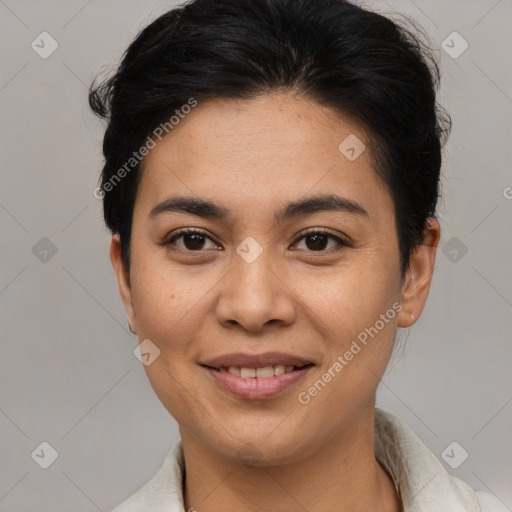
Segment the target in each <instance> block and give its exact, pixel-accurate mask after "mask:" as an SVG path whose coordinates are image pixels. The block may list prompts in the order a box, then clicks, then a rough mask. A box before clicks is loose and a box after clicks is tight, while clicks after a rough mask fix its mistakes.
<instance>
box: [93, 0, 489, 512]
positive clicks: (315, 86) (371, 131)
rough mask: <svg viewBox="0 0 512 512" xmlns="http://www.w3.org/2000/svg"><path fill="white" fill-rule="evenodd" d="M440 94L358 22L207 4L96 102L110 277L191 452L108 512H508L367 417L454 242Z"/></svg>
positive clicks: (151, 34)
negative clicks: (445, 190) (397, 346)
mask: <svg viewBox="0 0 512 512" xmlns="http://www.w3.org/2000/svg"><path fill="white" fill-rule="evenodd" d="M438 84H439V73H438V68H437V65H436V64H435V62H434V60H433V59H432V57H431V54H430V53H429V50H428V48H427V47H426V46H425V45H424V44H423V43H421V41H420V39H419V38H418V37H417V36H415V35H414V34H413V33H412V32H410V31H409V30H408V29H406V28H404V27H401V26H399V25H398V24H397V23H395V22H392V21H391V20H389V19H387V18H385V17H383V16H381V15H378V14H376V13H373V12H370V11H367V10H364V9H362V8H360V7H358V6H356V5H354V4H351V3H349V2H347V1H344V0H216V1H215V2H212V1H208V0H195V1H192V2H190V3H188V4H187V5H184V6H181V7H179V8H176V9H173V10H171V11H169V12H168V13H166V14H164V15H163V16H161V17H160V18H158V19H157V20H156V21H154V22H153V23H151V24H150V25H149V26H148V27H147V28H145V29H144V30H143V31H142V32H141V33H140V34H139V35H138V36H137V38H136V39H135V40H134V41H133V43H132V44H131V45H130V47H129V48H128V50H127V52H126V53H125V55H124V58H123V60H122V63H121V65H120V66H119V69H118V70H117V72H116V74H115V75H114V76H113V77H112V78H110V79H109V80H107V81H105V82H104V83H103V84H101V85H100V86H99V87H93V89H92V91H91V93H90V103H91V106H92V108H93V109H94V111H95V112H96V113H97V114H98V115H100V116H102V117H105V118H107V119H108V127H107V129H106V132H105V138H104V143H103V151H104V156H105V166H104V168H103V172H102V178H101V186H100V187H98V189H97V190H96V192H95V195H97V197H102V198H103V201H104V217H105V221H106V224H107V226H108V228H109V229H110V230H111V232H112V234H113V238H112V243H111V248H110V256H111V261H112V264H113V267H114V269H115V273H116V276H117V281H118V286H119V292H120V294H121V297H122V300H123V303H124V305H125V308H126V311H127V314H128V317H129V324H130V329H131V330H132V332H134V333H136V334H137V336H138V338H139V341H140V353H141V354H140V355H141V360H142V362H143V363H144V368H145V370H146V372H147V376H148V378H149V380H150V383H151V385H152V387H153V389H154V391H155V393H156V394H157V396H158V397H159V399H160V400H161V402H162V404H163V405H164V406H165V407H166V409H167V410H168V411H169V413H170V414H171V415H172V416H173V417H174V418H175V419H176V421H177V423H178V425H179V432H180V437H181V439H180V441H179V442H178V443H177V444H176V445H175V446H174V448H173V449H172V450H171V451H170V452H169V453H168V455H167V457H166V459H165V462H164V465H163V466H162V468H161V469H160V471H159V472H158V474H157V475H155V477H154V478H153V479H152V480H151V481H150V482H148V484H146V485H145V486H144V487H143V488H142V489H140V490H139V491H138V492H137V493H136V494H134V495H133V496H132V497H130V498H129V499H127V500H126V501H125V502H124V503H122V504H121V505H120V506H118V507H117V508H116V509H115V512H127V511H146V510H147V511H150V510H151V511H152V512H156V511H164V510H165V511H169V512H170V511H184V510H188V511H192V510H197V511H199V512H218V511H235V510H237V511H256V510H257V511H261V510H279V511H281V512H282V511H297V510H306V511H309V512H315V511H337V512H348V511H350V512H354V511H370V510H371V511H382V512H398V511H405V512H412V511H420V510H421V511H424V512H427V511H428V512H434V511H436V512H437V511H442V512H448V511H449V512H454V511H468V512H477V511H479V510H486V511H490V510H499V508H498V505H497V504H496V503H490V502H489V500H490V499H491V497H490V496H489V495H487V496H486V495H484V494H482V493H476V492H475V491H473V490H472V489H471V488H470V487H469V486H468V485H467V484H466V483H464V482H462V481H461V480H459V479H457V478H454V477H452V476H450V475H449V474H448V473H447V471H446V470H445V469H444V467H443V465H442V464H441V463H440V462H439V460H438V459H437V457H436V456H435V455H433V454H432V453H431V452H430V451H429V450H428V449H427V448H426V447H425V445H423V444H422V443H421V441H420V440H419V439H418V438H417V437H416V436H415V435H414V434H413V433H412V432H411V431H410V430H409V429H408V427H407V426H406V425H404V424H403V423H402V422H401V421H400V420H399V419H398V418H396V417H395V416H393V415H391V414H389V413H387V412H385V411H383V410H381V409H378V408H375V396H376V390H377V386H378V383H379V379H380V378H381V377H382V375H383V374H384V371H385V369H386V365H387V364H388V361H389V358H390V356H391V353H392V350H393V346H394V343H395V336H396V332H397V328H398V327H403V328H404V327H409V326H411V325H412V324H413V323H414V322H415V321H416V320H417V319H418V318H419V316H420V315H421V312H422V310H423V307H424V305H425V301H426V299H427V295H428V292H429V287H430V283H431V279H432V272H433V268H434V262H435V256H436V249H437V246H438V242H439V238H440V227H439V224H438V222H437V220H436V218H435V209H436V204H437V199H438V187H439V174H440V167H441V149H442V146H443V143H444V142H445V140H446V136H447V135H448V133H449V129H450V119H449V116H448V115H447V114H446V113H445V112H444V111H443V109H442V108H441V107H440V106H439V105H438V104H437V102H436V91H437V87H438ZM488 503H489V504H488ZM481 507H482V508H481Z"/></svg>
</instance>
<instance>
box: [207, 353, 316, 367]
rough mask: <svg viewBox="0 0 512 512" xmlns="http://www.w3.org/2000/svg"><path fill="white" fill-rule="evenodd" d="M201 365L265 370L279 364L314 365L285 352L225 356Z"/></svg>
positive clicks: (208, 360)
mask: <svg viewBox="0 0 512 512" xmlns="http://www.w3.org/2000/svg"><path fill="white" fill-rule="evenodd" d="M200 364H201V365H203V366H210V367H212V368H229V367H230V366H237V367H239V368H263V367H265V366H274V365H277V364H283V365H284V366H296V367H301V366H305V365H307V364H312V362H311V361H308V360H307V359H303V358H302V357H298V356H294V355H292V354H286V353H284V352H265V353H263V354H243V353H236V354H225V355H222V356H218V357H214V358H213V359H207V360H205V361H203V362H201V363H200Z"/></svg>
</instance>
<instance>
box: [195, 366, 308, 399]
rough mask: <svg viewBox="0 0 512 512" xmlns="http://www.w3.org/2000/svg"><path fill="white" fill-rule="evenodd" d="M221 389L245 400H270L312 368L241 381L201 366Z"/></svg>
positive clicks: (225, 373) (226, 373) (230, 375)
mask: <svg viewBox="0 0 512 512" xmlns="http://www.w3.org/2000/svg"><path fill="white" fill-rule="evenodd" d="M203 368H204V369H205V370H207V371H208V373H209V374H210V375H211V376H212V377H213V378H214V380H215V382H217V383H218V384H220V386H221V387H223V388H224V389H227V390H228V391H230V392H231V393H232V394H233V395H236V396H238V397H240V398H244V399H246V400H261V399H264V398H272V397H274V396H276V395H278V394H279V393H282V392H283V391H284V390H286V389H288V388H289V387H291V386H293V385H294V384H297V383H298V382H299V381H300V380H302V379H303V378H304V377H305V375H306V374H307V373H308V371H309V370H311V368H313V366H307V367H304V368H299V369H297V370H294V371H293V372H288V373H283V374H281V375H275V376H274V377H269V378H268V379H258V378H257V377H254V378H248V379H243V378H242V377H237V376H236V375H232V374H231V373H229V372H219V371H217V370H214V369H213V368H208V367H205V366H203Z"/></svg>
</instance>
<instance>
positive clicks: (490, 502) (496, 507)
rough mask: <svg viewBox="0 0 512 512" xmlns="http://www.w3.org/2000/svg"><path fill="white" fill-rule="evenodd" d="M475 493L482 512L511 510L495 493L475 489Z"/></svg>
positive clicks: (508, 511)
mask: <svg viewBox="0 0 512 512" xmlns="http://www.w3.org/2000/svg"><path fill="white" fill-rule="evenodd" d="M475 494H476V497H477V499H478V503H479V505H480V509H481V511H482V512H510V509H509V508H508V507H507V506H506V505H505V504H504V503H502V502H501V501H500V500H499V499H498V498H496V496H494V494H490V493H488V492H485V491H475Z"/></svg>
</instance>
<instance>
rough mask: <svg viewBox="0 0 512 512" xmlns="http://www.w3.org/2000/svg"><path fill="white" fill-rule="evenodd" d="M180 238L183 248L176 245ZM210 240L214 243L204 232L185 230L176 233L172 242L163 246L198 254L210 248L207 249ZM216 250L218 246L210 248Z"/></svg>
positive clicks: (169, 241) (167, 242) (164, 243)
mask: <svg viewBox="0 0 512 512" xmlns="http://www.w3.org/2000/svg"><path fill="white" fill-rule="evenodd" d="M180 238H182V239H183V245H182V246H179V245H178V244H176V243H175V242H176V241H177V240H179V239H180ZM208 240H210V241H211V242H213V240H212V239H211V238H210V237H209V236H207V235H206V234H205V233H203V232H202V231H198V230H197V229H184V230H181V231H180V232H178V233H176V234H175V235H174V236H173V237H172V238H171V239H170V240H168V241H166V242H163V243H162V244H161V245H164V246H169V245H175V246H176V247H178V248H179V249H183V250H185V251H190V252H197V251H201V250H202V249H205V248H206V249H208V247H205V245H206V244H207V241H208ZM213 243H214V242H213ZM215 248H217V245H215V243H214V246H213V247H210V249H215Z"/></svg>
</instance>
